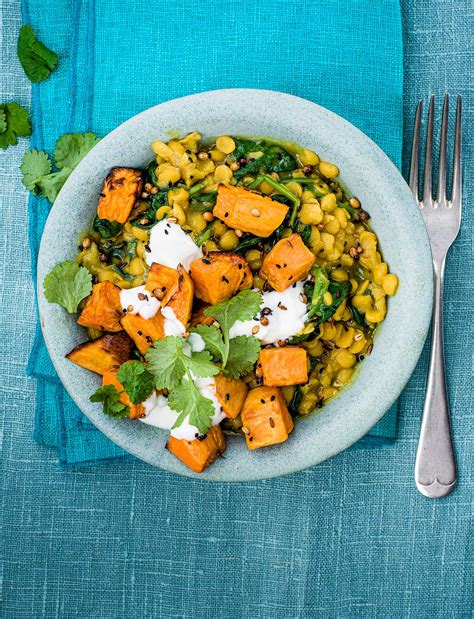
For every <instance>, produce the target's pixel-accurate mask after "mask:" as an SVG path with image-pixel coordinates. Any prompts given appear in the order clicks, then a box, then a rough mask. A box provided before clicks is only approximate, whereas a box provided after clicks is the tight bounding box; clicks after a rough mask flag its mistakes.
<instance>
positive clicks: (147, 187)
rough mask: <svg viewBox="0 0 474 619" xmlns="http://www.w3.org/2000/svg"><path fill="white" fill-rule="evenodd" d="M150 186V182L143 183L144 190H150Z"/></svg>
mask: <svg viewBox="0 0 474 619" xmlns="http://www.w3.org/2000/svg"><path fill="white" fill-rule="evenodd" d="M151 188H152V184H151V183H145V187H144V189H145V191H150V189H151Z"/></svg>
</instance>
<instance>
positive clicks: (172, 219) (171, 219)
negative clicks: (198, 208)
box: [168, 217, 178, 224]
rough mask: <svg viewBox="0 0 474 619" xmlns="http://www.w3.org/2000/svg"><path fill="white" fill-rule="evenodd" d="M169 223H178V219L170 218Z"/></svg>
mask: <svg viewBox="0 0 474 619" xmlns="http://www.w3.org/2000/svg"><path fill="white" fill-rule="evenodd" d="M168 221H169V222H170V224H176V223H178V219H177V218H176V217H168Z"/></svg>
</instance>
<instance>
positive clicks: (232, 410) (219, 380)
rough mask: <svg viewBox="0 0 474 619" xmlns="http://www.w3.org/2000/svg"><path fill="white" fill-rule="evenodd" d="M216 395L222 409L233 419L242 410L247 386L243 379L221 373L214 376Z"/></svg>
mask: <svg viewBox="0 0 474 619" xmlns="http://www.w3.org/2000/svg"><path fill="white" fill-rule="evenodd" d="M215 380H216V395H217V399H218V400H219V403H220V405H221V406H222V410H223V411H224V413H225V414H226V416H227V417H229V419H235V418H236V417H237V415H238V414H239V413H240V411H241V410H242V406H243V405H244V400H245V397H246V395H247V392H248V387H247V385H246V384H245V383H244V381H243V380H236V379H235V378H229V377H228V376H224V375H223V374H218V375H217V376H216V379H215Z"/></svg>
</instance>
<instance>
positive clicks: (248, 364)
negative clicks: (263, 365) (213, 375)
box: [223, 335, 260, 378]
mask: <svg viewBox="0 0 474 619" xmlns="http://www.w3.org/2000/svg"><path fill="white" fill-rule="evenodd" d="M259 354H260V342H259V341H258V340H257V338H255V337H252V336H249V335H238V336H237V337H233V338H232V339H231V340H230V341H229V358H228V359H227V363H226V365H225V368H224V369H223V373H224V374H225V375H226V376H230V377H231V378H240V377H241V376H244V375H245V374H247V373H248V372H250V370H252V369H253V366H254V363H255V362H256V361H257V359H258V355H259Z"/></svg>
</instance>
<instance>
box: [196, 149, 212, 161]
mask: <svg viewBox="0 0 474 619" xmlns="http://www.w3.org/2000/svg"><path fill="white" fill-rule="evenodd" d="M197 158H198V159H200V160H201V161H205V160H206V159H209V154H208V153H206V152H205V151H201V152H200V153H198V154H197Z"/></svg>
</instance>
